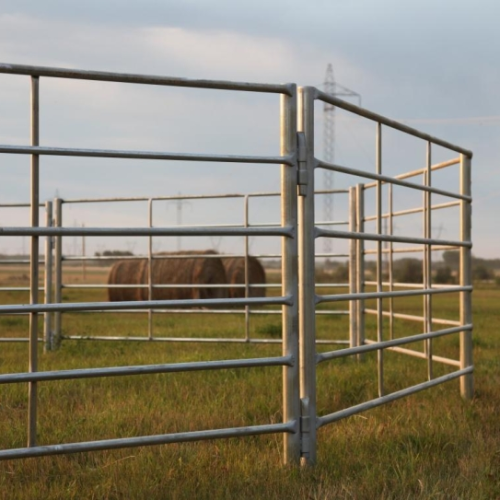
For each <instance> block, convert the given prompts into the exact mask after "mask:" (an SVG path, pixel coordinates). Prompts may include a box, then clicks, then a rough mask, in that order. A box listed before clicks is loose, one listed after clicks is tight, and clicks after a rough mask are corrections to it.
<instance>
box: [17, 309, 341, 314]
mask: <svg viewBox="0 0 500 500" xmlns="http://www.w3.org/2000/svg"><path fill="white" fill-rule="evenodd" d="M152 310H153V311H154V312H155V313H156V314H246V310H245V309H218V308H217V309H188V308H186V309H152ZM95 312H96V311H75V313H78V314H93V313H95ZM97 312H99V313H110V314H111V313H115V312H120V313H127V314H143V313H144V311H143V310H136V309H121V310H120V311H97ZM17 314H19V313H17ZM248 314H250V315H255V314H265V315H269V314H271V315H272V314H276V315H281V314H282V313H281V310H280V309H250V308H249V310H248ZM316 314H318V315H336V314H337V315H347V314H349V311H347V310H345V311H344V310H340V309H331V310H330V309H320V310H317V311H316Z"/></svg>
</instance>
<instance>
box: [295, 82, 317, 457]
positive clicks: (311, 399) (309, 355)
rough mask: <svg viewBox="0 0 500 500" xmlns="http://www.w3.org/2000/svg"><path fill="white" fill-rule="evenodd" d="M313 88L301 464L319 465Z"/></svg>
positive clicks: (308, 122) (303, 287)
mask: <svg viewBox="0 0 500 500" xmlns="http://www.w3.org/2000/svg"><path fill="white" fill-rule="evenodd" d="M315 92H316V90H315V89H314V88H313V87H301V88H300V89H299V130H300V131H301V132H302V133H303V134H304V136H305V144H306V147H307V152H306V153H307V155H306V165H305V166H306V172H307V186H306V188H305V195H303V196H300V197H299V231H300V233H299V234H300V236H299V247H300V252H299V297H300V312H299V320H300V390H301V392H300V397H301V400H302V418H301V427H302V428H301V434H302V463H303V464H304V465H313V464H314V463H315V462H316V428H317V425H316V417H317V416H316V290H315V238H316V234H315V232H316V228H315V225H314V167H315V165H314V163H315V158H314V98H315Z"/></svg>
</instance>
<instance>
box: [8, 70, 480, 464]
mask: <svg viewBox="0 0 500 500" xmlns="http://www.w3.org/2000/svg"><path fill="white" fill-rule="evenodd" d="M0 73H6V74H17V75H27V76H30V77H31V83H32V86H31V102H32V106H31V108H32V109H31V145H30V146H22V145H21V146H19V145H0V153H6V154H20V155H30V157H31V196H30V198H31V203H30V210H31V223H30V226H29V227H5V228H2V229H1V230H0V234H1V235H2V236H29V237H30V242H31V246H30V247H31V248H30V288H29V292H30V303H29V304H28V305H21V304H14V305H1V306H0V314H17V313H19V314H21V313H22V314H28V315H29V317H30V327H29V371H28V372H27V373H16V374H3V375H0V384H6V383H27V384H28V401H29V408H28V442H27V447H26V448H20V449H12V450H2V451H0V459H7V458H25V457H34V456H42V455H53V454H62V453H73V452H79V451H91V450H101V449H114V448H122V447H129V446H144V445H153V444H164V443H173V442H185V441H196V440H205V439H215V438H224V437H234V436H248V435H257V434H269V433H282V434H283V435H284V450H285V453H284V460H285V462H291V463H297V462H298V461H299V459H302V462H303V463H310V464H312V463H314V462H315V461H316V446H317V437H316V433H317V430H318V429H319V428H320V427H322V426H325V425H327V424H329V423H332V422H335V421H337V420H339V419H341V418H345V417H347V416H350V415H353V414H356V413H359V412H361V411H365V410H367V409H370V408H373V407H375V406H379V405H382V404H385V403H387V402H389V401H393V400H395V399H398V398H400V397H403V396H406V395H409V394H412V393H415V392H418V391H421V390H423V389H426V388H429V387H432V386H434V385H437V384H440V383H443V382H446V381H448V380H451V379H454V378H460V383H461V392H462V395H463V396H464V397H466V398H470V397H472V394H473V379H472V370H473V365H472V337H471V334H472V317H471V291H472V283H471V269H470V261H471V253H470V248H471V233H470V227H471V219H470V213H471V201H472V199H471V193H470V168H471V167H470V158H471V156H472V154H471V153H470V152H469V151H467V150H465V149H463V148H460V147H458V146H455V145H453V144H450V143H447V142H445V141H442V140H440V139H437V138H434V137H432V136H429V135H427V134H424V133H422V132H419V131H417V130H415V129H412V128H410V127H407V126H405V125H403V124H401V123H398V122H395V121H393V120H389V119H387V118H385V117H383V116H381V115H377V114H375V113H372V112H369V111H367V110H365V109H363V108H360V107H357V106H354V105H352V104H349V103H346V102H344V101H341V100H339V99H337V98H335V97H333V96H331V95H329V94H326V93H324V92H321V91H319V90H318V89H316V88H313V87H303V88H300V89H299V92H298V94H297V90H296V86H295V85H294V84H286V85H268V84H253V83H238V82H227V81H212V80H188V79H182V78H169V77H160V76H147V75H133V74H118V73H106V72H94V71H79V70H66V69H57V68H44V67H34V66H20V65H7V64H0ZM44 77H53V78H70V79H79V80H94V81H103V82H124V83H134V84H146V85H163V86H178V87H191V88H203V89H219V90H233V91H246V92H264V93H274V94H280V96H281V97H280V99H281V122H280V127H281V146H280V156H257V155H256V156H245V155H205V154H190V153H172V152H161V151H160V152H157V151H156V152H155V151H121V150H102V149H77V148H59V147H45V146H41V145H40V144H39V81H40V78H44ZM316 100H320V101H322V102H325V103H328V104H331V105H333V106H337V107H339V108H342V109H345V110H347V111H349V112H351V113H354V114H356V115H358V116H360V117H363V118H366V119H368V120H371V121H373V122H374V123H375V124H376V131H377V135H376V155H375V157H376V161H375V173H371V172H365V171H360V170H356V169H354V168H350V167H345V166H341V165H335V164H329V163H326V162H324V161H321V160H318V159H317V158H316V156H315V146H314V102H315V101H316ZM383 127H390V128H393V129H396V130H399V131H400V132H403V133H405V134H409V135H411V136H413V137H417V138H419V139H422V140H424V141H426V143H427V164H426V166H425V168H423V169H421V170H418V171H413V172H406V173H403V174H400V175H397V176H388V175H384V173H383V164H382V154H381V153H382V144H383V142H382V129H383ZM433 144H435V145H439V146H441V147H444V148H447V149H448V150H451V151H455V152H457V153H459V154H460V157H459V159H458V160H457V159H453V160H450V161H447V162H443V163H440V164H436V165H433V164H432V162H431V148H432V145H433ZM43 155H49V156H80V157H97V158H134V159H146V160H147V159H162V160H178V161H206V162H224V163H228V162H229V163H262V164H270V165H273V164H274V165H281V192H280V193H279V195H280V197H281V225H280V226H279V227H275V226H273V225H269V224H268V225H266V224H260V225H256V226H254V225H250V224H249V223H248V197H247V198H245V204H246V205H245V221H244V223H243V224H242V225H241V226H227V227H226V226H223V225H220V226H217V227H170V228H169V227H167V228H157V227H152V226H153V224H152V220H151V219H150V222H149V227H146V228H100V227H94V228H90V227H82V228H70V227H65V226H64V225H63V217H62V203H63V200H61V199H56V200H55V202H54V206H52V204H51V203H50V202H48V203H47V205H46V210H47V214H48V215H47V220H46V224H45V226H43V227H42V226H41V225H40V220H39V213H38V212H39V205H40V200H39V177H40V173H39V171H40V165H39V158H40V156H43ZM456 163H460V192H458V193H457V192H453V191H448V190H443V189H438V188H436V187H435V186H433V184H432V175H431V174H432V172H433V171H434V170H438V169H441V168H446V167H447V166H450V165H453V164H456ZM316 168H323V169H328V170H331V171H334V172H340V173H344V174H348V175H350V176H353V178H356V179H358V180H357V181H356V182H354V183H353V185H352V187H351V188H350V189H349V190H348V192H349V220H348V221H342V222H337V223H335V222H332V221H321V222H315V217H314V195H315V193H317V191H315V186H314V170H315V169H316ZM417 175H423V178H424V182H423V184H422V185H419V184H416V183H414V182H410V181H407V180H406V179H408V178H411V177H414V176H417ZM359 179H369V180H371V181H374V182H371V183H369V182H364V183H363V182H362V181H360V180H359ZM385 184H388V185H389V191H388V192H389V201H388V207H389V208H388V211H387V213H384V212H383V209H382V207H383V205H382V186H383V185H385ZM393 185H397V186H402V187H404V188H407V189H413V190H419V191H421V192H422V207H419V208H416V209H410V210H400V211H394V210H393V194H392V186H393ZM367 189H375V192H376V211H375V212H376V213H375V215H371V214H368V215H367V214H365V203H364V193H365V191H366V190H367ZM344 192H346V191H345V190H344ZM262 195H265V194H262ZM433 195H441V196H446V197H449V198H452V200H453V201H450V202H447V203H440V204H432V196H433ZM137 200H139V198H137ZM77 201H78V200H76V201H75V202H77ZM87 201H89V200H80V202H87ZM110 201H118V200H116V199H110ZM148 201H149V203H150V217H151V211H152V208H151V207H152V205H151V204H152V201H151V200H148ZM450 206H459V207H460V239H459V240H456V241H455V240H443V239H437V238H432V232H431V222H432V218H431V214H432V211H433V210H439V209H442V208H446V207H450ZM52 211H54V214H55V216H54V223H52V219H53V217H52ZM408 213H421V214H422V217H423V219H422V220H423V227H424V232H423V235H422V236H421V237H415V236H413V235H411V236H396V235H394V234H393V223H392V220H393V218H394V217H398V216H402V215H404V214H408ZM49 214H50V215H49ZM384 219H387V220H388V221H389V232H388V234H383V231H382V221H383V220H384ZM369 221H374V222H375V224H376V230H375V232H372V233H368V232H366V231H365V223H366V222H369ZM346 222H347V223H349V227H348V229H347V230H346V231H339V230H336V229H330V228H325V227H324V226H327V225H336V224H338V223H342V224H345V223H346ZM124 235H125V236H143V237H147V238H149V254H148V259H149V262H150V265H151V262H152V258H153V257H152V248H151V241H152V240H151V239H152V237H154V236H181V235H182V236H195V235H211V236H214V235H218V236H235V235H239V236H243V237H245V238H246V245H245V252H244V255H245V259H246V261H248V237H250V236H256V235H260V236H279V237H281V241H282V252H281V258H282V282H281V289H282V291H281V295H280V296H278V297H269V298H264V297H262V298H251V297H248V290H249V284H248V262H247V264H246V269H247V271H246V275H247V276H246V280H245V290H246V297H245V298H243V299H200V300H171V301H161V300H158V301H155V300H148V301H134V302H127V303H119V302H115V303H113V302H111V303H103V302H95V303H89V302H84V303H62V289H63V286H64V285H63V280H62V262H63V259H64V256H63V253H62V238H63V237H64V236H124ZM40 237H46V251H45V259H44V265H45V266H46V271H45V283H44V287H43V289H44V292H45V303H44V304H41V303H40V302H39V297H38V291H39V286H38V276H39V259H38V255H39V246H40ZM319 237H328V238H339V239H347V240H349V252H348V253H347V254H345V255H344V256H345V257H348V258H349V273H350V275H349V283H348V284H344V286H347V287H348V290H349V291H348V293H337V294H332V293H323V294H319V293H316V290H317V286H318V283H316V279H315V259H316V257H324V255H322V254H319V253H318V254H316V252H315V240H316V239H317V238H319ZM365 241H374V242H376V250H375V251H374V255H375V256H376V262H377V271H376V279H375V281H373V282H370V281H368V280H366V278H365V271H364V269H365V266H366V262H365V261H366V257H367V256H368V255H370V254H371V253H372V252H373V251H371V250H366V249H365V248H364V243H365ZM383 243H386V244H388V247H387V248H385V249H384V248H383V247H382V244H383ZM395 243H406V244H411V245H416V247H410V248H406V249H403V250H401V249H394V247H393V244H395ZM415 248H417V249H419V250H420V251H421V252H422V254H423V257H424V259H423V283H422V285H421V286H418V287H416V288H414V289H411V287H410V286H407V285H408V284H401V283H395V282H394V279H393V255H394V253H397V252H398V251H414V250H415ZM449 248H458V249H459V251H460V283H459V285H458V286H434V285H433V284H432V274H431V273H432V268H431V266H432V253H431V252H432V251H433V250H436V249H439V250H443V249H449ZM384 252H386V253H388V254H389V263H390V265H389V276H388V281H386V282H384V280H383V275H382V255H383V254H384ZM53 254H54V257H52V255H53ZM339 256H342V254H340V255H339ZM53 259H54V261H55V265H53ZM84 260H88V259H86V258H84ZM52 267H54V283H52V279H51V276H52V274H53V270H52ZM334 285H335V284H334V283H330V284H326V285H325V284H321V286H327V287H328V288H330V289H332V288H334ZM367 285H368V286H375V287H376V291H374V292H372V291H368V292H367V291H365V286H367ZM147 286H148V289H149V291H150V294H149V298H151V297H152V295H151V290H152V286H153V285H152V283H151V279H150V280H149V283H148V285H147ZM384 286H385V287H386V288H388V290H384ZM51 287H53V295H54V301H53V303H51V300H50V298H51V295H52V291H51ZM398 287H404V288H405V289H404V290H398V289H397V288H398ZM440 293H457V294H459V296H460V320H459V321H451V320H446V319H440V318H434V317H433V315H432V297H433V296H434V295H435V294H440ZM415 295H417V296H421V297H423V301H424V302H423V304H424V314H423V316H422V317H420V316H415V315H408V314H401V313H396V312H394V310H393V305H392V299H393V298H395V297H402V296H415ZM367 299H376V301H377V307H376V309H369V308H366V307H365V304H364V301H365V300H367ZM383 299H388V300H389V309H388V310H386V309H384V308H383V303H382V300H383ZM340 301H343V302H346V301H347V302H349V317H350V328H349V340H348V343H349V347H348V348H345V349H341V350H336V351H330V352H322V353H318V352H317V343H318V341H317V339H316V314H318V313H320V312H323V313H324V311H317V310H316V306H317V305H318V304H320V303H336V302H340ZM272 304H274V305H281V306H282V311H281V316H282V355H281V356H276V357H272V358H258V359H237V360H224V361H211V362H193V363H174V364H162V365H145V366H128V367H106V368H93V369H78V370H64V371H52V372H39V371H38V363H37V361H38V358H37V344H38V342H39V341H40V338H39V334H38V327H37V319H38V315H39V314H45V344H46V347H47V348H49V349H50V348H52V347H54V344H55V343H56V342H57V341H58V340H59V338H58V337H56V338H55V339H52V337H51V336H50V332H51V331H52V330H54V331H55V332H61V314H62V313H63V312H71V311H72V312H74V311H101V312H104V311H119V310H129V311H130V310H134V311H141V310H145V311H150V313H149V314H150V320H149V321H150V324H151V314H152V311H153V310H155V309H159V310H161V309H162V308H164V307H167V306H168V307H185V306H191V307H195V306H240V307H243V308H244V312H245V315H246V332H247V333H246V335H245V338H244V339H242V340H243V341H246V342H248V341H250V340H251V339H250V338H249V335H248V321H249V311H250V307H251V306H257V305H272ZM51 313H53V314H54V318H53V321H52V319H51ZM329 313H331V311H329ZM368 314H373V315H375V316H376V321H377V338H376V340H371V339H368V338H366V334H365V316H366V315H368ZM384 317H389V320H390V327H389V335H387V332H386V331H385V329H384V325H383V318H384ZM394 319H401V320H408V321H419V322H421V323H422V325H423V332H422V333H420V334H417V335H412V336H408V337H398V338H395V337H394V332H393V330H394V326H393V321H394ZM433 323H435V324H440V325H443V326H448V327H447V328H441V329H439V330H434V329H433ZM457 333H458V334H459V335H460V359H459V360H453V359H447V358H444V357H439V356H436V355H434V354H433V350H432V340H433V339H434V338H437V337H442V336H446V335H452V334H457ZM96 338H99V337H96ZM148 338H149V339H152V338H154V337H153V334H152V330H151V328H150V330H149V336H148ZM163 340H185V339H177V338H171V339H163ZM212 340H222V339H212ZM240 340H241V339H240ZM415 341H422V342H423V343H424V351H423V352H419V351H415V350H410V349H407V348H405V347H402V346H404V345H405V344H408V343H412V342H415ZM385 349H390V350H396V351H398V352H401V353H404V354H408V355H412V356H416V357H423V358H424V359H425V360H426V361H427V367H428V369H427V376H428V380H427V381H426V382H424V383H421V384H417V385H414V386H411V387H408V388H406V389H403V390H400V391H396V392H393V393H390V394H386V393H385V387H384V350H385ZM371 351H376V352H377V356H378V362H377V370H378V393H379V394H378V398H375V399H372V400H370V401H367V402H365V403H362V404H359V405H355V406H353V407H351V408H347V409H343V410H340V411H336V412H334V413H330V414H327V415H318V413H317V409H316V404H317V403H316V368H317V365H318V364H319V363H324V362H332V361H333V360H335V359H338V358H339V357H344V356H355V357H356V359H357V360H358V361H362V357H363V354H365V353H367V352H371ZM437 362H441V363H445V364H448V365H450V366H454V367H456V368H459V369H458V370H456V371H454V372H452V373H449V374H447V375H444V376H441V377H434V374H433V366H434V363H437ZM255 366H282V367H283V394H284V397H283V422H282V423H278V424H267V425H258V426H248V427H237V428H226V429H216V430H207V431H196V432H187V433H186V432H184V433H175V434H164V435H159V436H140V437H131V438H125V439H111V440H104V441H94V442H86V443H70V444H53V445H39V444H38V442H37V402H38V398H37V384H38V383H41V382H44V383H45V382H47V383H48V382H49V381H52V380H66V379H80V378H93V377H110V376H123V375H141V374H145V373H169V372H187V371H198V370H215V369H227V368H247V367H255Z"/></svg>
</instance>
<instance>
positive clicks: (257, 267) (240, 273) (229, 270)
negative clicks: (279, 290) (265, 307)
mask: <svg viewBox="0 0 500 500" xmlns="http://www.w3.org/2000/svg"><path fill="white" fill-rule="evenodd" d="M222 263H223V264H224V269H225V270H226V276H227V282H228V283H229V284H230V285H244V284H245V257H222ZM265 283H266V272H265V270H264V268H263V267H262V264H261V263H260V262H259V261H258V260H257V259H256V258H255V257H252V256H250V255H249V256H248V284H265ZM229 296H230V297H231V298H232V299H241V298H243V297H245V287H244V286H241V287H231V288H230V289H229ZM248 296H249V297H265V296H266V289H265V288H260V287H259V288H257V287H250V288H249V290H248Z"/></svg>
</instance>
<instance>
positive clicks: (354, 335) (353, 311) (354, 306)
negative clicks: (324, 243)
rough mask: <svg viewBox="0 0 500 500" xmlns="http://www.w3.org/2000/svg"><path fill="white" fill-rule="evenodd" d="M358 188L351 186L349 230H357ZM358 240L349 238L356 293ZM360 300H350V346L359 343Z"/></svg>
mask: <svg viewBox="0 0 500 500" xmlns="http://www.w3.org/2000/svg"><path fill="white" fill-rule="evenodd" d="M356 206H357V201H356V188H355V187H351V188H349V231H350V232H351V233H354V232H356V222H357V221H356ZM357 248H358V245H357V240H355V239H351V240H349V293H351V294H355V293H357V291H358V289H357V287H358V282H359V279H358V256H357ZM358 306H359V304H358V301H357V300H351V301H349V346H350V347H356V346H357V345H358V339H359V332H358Z"/></svg>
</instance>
